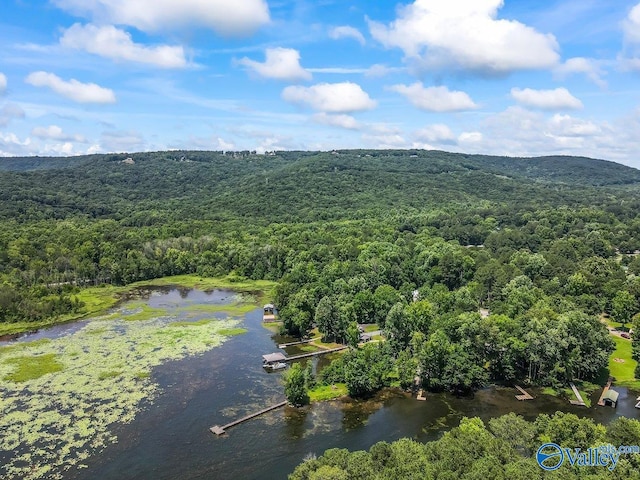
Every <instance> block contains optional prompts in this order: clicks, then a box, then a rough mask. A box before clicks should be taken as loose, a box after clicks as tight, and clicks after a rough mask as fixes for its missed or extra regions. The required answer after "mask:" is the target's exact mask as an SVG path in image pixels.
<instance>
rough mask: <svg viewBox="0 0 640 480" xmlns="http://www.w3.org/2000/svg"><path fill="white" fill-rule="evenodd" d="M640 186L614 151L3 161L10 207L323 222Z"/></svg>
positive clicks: (94, 214)
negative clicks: (598, 156)
mask: <svg viewBox="0 0 640 480" xmlns="http://www.w3.org/2000/svg"><path fill="white" fill-rule="evenodd" d="M128 158H131V159H133V162H130V161H129V162H124V161H125V160H127V159H128ZM639 185H640V170H637V169H634V168H631V167H627V166H624V165H620V164H617V163H614V162H609V161H605V160H595V159H589V158H584V157H562V156H556V157H538V158H509V157H495V156H485V155H466V154H459V153H448V152H440V151H424V150H339V151H334V152H295V151H287V152H278V153H277V154H273V155H256V154H253V153H251V152H237V153H230V152H227V154H226V155H225V154H223V153H222V152H204V151H166V152H143V153H135V154H132V153H128V154H104V155H88V156H80V157H70V158H43V157H26V158H3V159H0V201H2V202H3V204H4V207H3V208H2V210H1V211H0V216H2V217H5V218H7V217H12V218H21V217H25V216H26V217H29V218H65V217H67V216H69V215H72V216H73V215H84V216H89V217H91V218H117V219H121V218H126V217H129V216H131V215H137V216H140V215H141V212H142V211H148V212H163V214H162V215H161V216H162V217H164V218H166V215H169V216H175V218H181V219H189V218H193V219H229V218H239V217H240V218H254V219H261V222H265V221H299V220H300V219H302V218H304V219H317V220H323V219H337V218H354V217H355V218H362V217H366V216H371V215H380V214H382V213H384V212H385V211H388V210H399V211H417V210H424V209H425V208H427V209H431V208H439V207H443V206H445V205H449V206H452V205H458V206H460V207H461V208H466V206H473V207H478V206H481V205H483V204H484V203H485V202H489V203H492V204H503V205H505V206H509V205H513V204H515V202H517V203H518V204H519V205H540V206H544V205H547V206H549V205H589V204H591V203H593V202H598V201H600V200H601V199H602V198H604V197H605V196H606V195H610V196H611V195H613V196H619V195H623V196H624V198H628V197H630V196H637V195H638V194H640V189H639V188H637V187H638V186H639ZM603 189H605V190H603ZM150 221H151V220H150Z"/></svg>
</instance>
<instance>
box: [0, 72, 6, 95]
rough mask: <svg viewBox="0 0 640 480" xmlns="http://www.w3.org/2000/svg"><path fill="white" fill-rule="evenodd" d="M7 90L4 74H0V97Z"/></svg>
mask: <svg viewBox="0 0 640 480" xmlns="http://www.w3.org/2000/svg"><path fill="white" fill-rule="evenodd" d="M6 90H7V77H6V76H5V74H4V73H0V95H2V94H3V93H4V92H5V91H6Z"/></svg>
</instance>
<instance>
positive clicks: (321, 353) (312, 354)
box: [282, 345, 349, 362]
mask: <svg viewBox="0 0 640 480" xmlns="http://www.w3.org/2000/svg"><path fill="white" fill-rule="evenodd" d="M345 348H349V347H348V346H346V345H343V346H342V347H338V348H330V349H328V350H319V351H317V352H311V353H303V354H301V355H293V356H292V357H287V358H285V359H284V360H282V361H283V362H291V361H293V360H299V359H301V358H309V357H315V356H317V355H324V354H325V353H333V352H339V351H341V350H344V349H345Z"/></svg>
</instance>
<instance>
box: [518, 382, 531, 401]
mask: <svg viewBox="0 0 640 480" xmlns="http://www.w3.org/2000/svg"><path fill="white" fill-rule="evenodd" d="M514 387H516V389H518V391H519V392H520V393H521V395H516V398H517V399H518V400H533V397H532V396H531V395H530V394H529V392H527V391H526V390H525V389H524V388H522V387H521V386H519V385H514Z"/></svg>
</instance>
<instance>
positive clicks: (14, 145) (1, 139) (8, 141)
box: [0, 132, 33, 157]
mask: <svg viewBox="0 0 640 480" xmlns="http://www.w3.org/2000/svg"><path fill="white" fill-rule="evenodd" d="M32 153H33V150H32V149H31V139H30V138H27V139H25V140H20V139H19V138H18V136H17V135H16V134H15V133H6V134H4V133H2V132H0V156H1V157H13V156H19V155H31V154H32Z"/></svg>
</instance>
